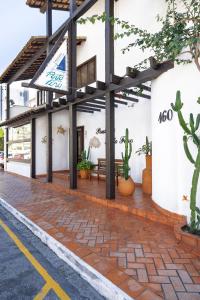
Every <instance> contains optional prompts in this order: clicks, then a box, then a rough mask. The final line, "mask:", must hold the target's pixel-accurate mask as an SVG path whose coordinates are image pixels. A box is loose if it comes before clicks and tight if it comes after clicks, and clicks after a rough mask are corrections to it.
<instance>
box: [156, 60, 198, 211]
mask: <svg viewBox="0 0 200 300" xmlns="http://www.w3.org/2000/svg"><path fill="white" fill-rule="evenodd" d="M199 78H200V73H199V72H198V71H197V69H196V67H195V66H194V65H187V66H176V67H175V69H173V70H171V71H169V72H167V73H165V74H163V75H162V76H160V77H159V78H158V79H157V80H155V81H154V82H153V84H152V138H153V199H154V201H155V202H156V203H158V204H159V205H160V206H162V207H164V208H166V209H168V210H170V211H173V212H177V213H180V214H187V215H189V202H187V201H182V198H183V195H186V196H188V199H189V198H190V188H191V180H192V174H193V166H192V164H191V163H190V162H189V161H188V160H187V158H186V156H185V152H184V149H183V142H182V136H183V131H182V129H181V128H180V126H179V124H178V118H177V115H176V114H174V118H173V120H172V121H171V122H169V121H168V122H165V123H162V124H159V122H158V117H159V113H160V112H162V111H163V110H168V109H169V108H170V103H171V102H175V96H176V91H177V90H180V91H181V92H182V102H183V103H184V108H183V113H184V116H185V118H186V120H189V114H190V113H194V116H195V115H196V114H197V113H199V105H198V104H197V98H198V97H199V95H200V85H199ZM191 145H192V143H191ZM191 149H192V150H193V154H195V151H194V150H195V149H194V147H191ZM198 195H199V196H198V201H197V204H198V206H200V187H199V194H198Z"/></svg>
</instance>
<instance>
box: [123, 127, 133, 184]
mask: <svg viewBox="0 0 200 300" xmlns="http://www.w3.org/2000/svg"><path fill="white" fill-rule="evenodd" d="M124 145H125V152H124V154H123V153H122V160H123V173H124V178H125V179H126V180H128V178H129V170H130V167H129V159H130V158H131V154H132V142H131V141H130V140H129V132H128V128H126V134H125V137H124Z"/></svg>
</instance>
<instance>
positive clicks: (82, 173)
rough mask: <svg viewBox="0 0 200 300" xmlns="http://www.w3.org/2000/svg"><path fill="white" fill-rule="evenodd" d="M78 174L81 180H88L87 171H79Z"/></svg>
mask: <svg viewBox="0 0 200 300" xmlns="http://www.w3.org/2000/svg"><path fill="white" fill-rule="evenodd" d="M79 174H80V177H81V179H88V177H89V170H80V171H79Z"/></svg>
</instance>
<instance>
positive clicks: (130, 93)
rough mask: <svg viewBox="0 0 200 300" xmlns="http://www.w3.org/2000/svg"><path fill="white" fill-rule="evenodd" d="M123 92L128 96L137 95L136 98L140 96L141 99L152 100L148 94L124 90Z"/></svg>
mask: <svg viewBox="0 0 200 300" xmlns="http://www.w3.org/2000/svg"><path fill="white" fill-rule="evenodd" d="M123 92H125V93H126V94H128V95H135V96H138V97H141V98H145V99H151V96H150V95H146V94H143V93H138V92H136V91H133V90H129V89H125V90H123Z"/></svg>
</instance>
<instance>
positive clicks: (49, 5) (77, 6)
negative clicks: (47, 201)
mask: <svg viewBox="0 0 200 300" xmlns="http://www.w3.org/2000/svg"><path fill="white" fill-rule="evenodd" d="M96 2H97V0H85V1H76V0H69V1H68V0H27V4H28V5H29V6H31V7H36V8H39V9H40V10H41V11H42V12H44V11H45V12H46V16H47V18H46V28H47V30H46V31H47V37H48V40H47V57H46V58H45V60H44V61H43V63H42V64H41V66H40V67H39V69H38V70H37V71H36V73H35V75H34V76H33V78H32V80H31V82H30V83H29V84H24V85H23V86H26V87H32V88H37V89H41V90H42V89H44V90H46V91H48V101H47V105H48V110H47V115H48V118H47V120H48V134H47V141H48V147H47V149H48V153H47V161H48V162H47V177H48V181H49V182H51V181H52V113H54V112H56V111H58V110H62V109H68V110H69V119H70V188H71V189H76V188H77V168H76V165H77V133H76V130H77V129H76V128H77V111H83V112H88V113H93V112H94V111H99V110H100V109H105V115H106V124H105V128H106V161H107V163H106V198H108V199H114V198H115V165H114V161H115V143H114V142H113V141H114V137H115V136H114V135H115V134H114V128H115V112H114V111H115V107H116V105H118V104H122V105H126V104H125V103H126V102H127V101H131V102H138V97H137V98H135V96H140V97H142V98H144V99H150V95H149V94H148V93H146V92H150V90H151V89H150V87H149V86H147V85H145V83H146V82H148V81H151V80H153V79H155V78H157V77H158V76H159V75H161V74H162V73H163V72H166V71H168V70H169V69H171V68H173V63H172V62H171V61H168V62H164V63H162V64H160V63H157V62H156V61H155V60H154V59H153V58H151V59H150V68H148V69H146V70H144V71H141V72H140V71H138V70H135V69H133V68H131V67H127V68H126V75H125V76H124V77H119V76H117V75H116V74H115V70H114V39H113V36H114V27H113V25H112V24H111V22H110V21H109V17H111V16H112V17H113V16H114V2H115V1H114V0H105V12H106V15H107V19H106V22H105V29H106V30H105V81H104V82H100V81H97V82H96V87H91V86H86V87H85V91H84V92H80V91H78V90H77V49H76V38H77V23H76V21H77V20H78V18H80V17H81V16H82V15H83V14H84V13H85V12H87V11H88V10H89V9H90V8H91V7H92V6H93V5H94V4H95V3H96ZM52 9H62V10H69V11H70V16H69V18H68V19H67V20H66V21H65V22H64V23H63V24H62V25H61V26H60V28H59V29H58V30H57V31H56V32H55V33H54V34H52ZM67 32H68V39H69V40H68V54H69V74H68V78H69V83H68V86H69V87H70V88H69V91H60V90H59V91H57V90H55V89H51V88H41V87H40V86H37V85H36V84H35V81H36V79H37V78H38V77H39V76H40V74H41V73H42V72H43V71H44V69H45V67H46V66H47V64H48V63H49V61H50V60H51V58H52V57H53V56H54V54H55V53H56V51H57V49H58V48H59V46H60V44H61V41H62V40H63V37H64V36H65V34H66V33H67ZM133 87H140V88H142V89H143V93H142V94H140V95H138V94H137V93H136V92H135V91H134V89H130V88H133ZM52 92H59V93H61V94H63V95H64V96H65V98H64V99H63V98H61V99H59V101H58V102H56V103H55V102H54V101H53V99H52ZM98 106H100V107H98ZM33 120H34V118H33ZM32 124H33V130H32V132H33V134H35V128H34V126H35V125H34V121H33V122H32ZM32 139H33V146H34V147H35V137H34V136H33V137H32ZM32 155H35V151H32ZM33 161H35V157H33ZM34 168H35V166H34V165H33V166H32V175H33V177H35V169H34Z"/></svg>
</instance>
